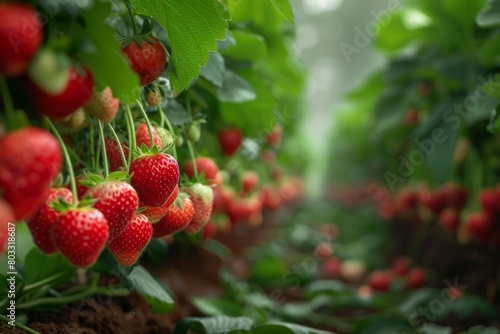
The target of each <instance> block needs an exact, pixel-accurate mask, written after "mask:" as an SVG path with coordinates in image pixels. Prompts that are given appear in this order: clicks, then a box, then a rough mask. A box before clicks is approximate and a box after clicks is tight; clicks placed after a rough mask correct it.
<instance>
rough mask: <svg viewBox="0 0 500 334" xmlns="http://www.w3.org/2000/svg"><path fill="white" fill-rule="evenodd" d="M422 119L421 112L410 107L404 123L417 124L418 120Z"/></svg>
mask: <svg viewBox="0 0 500 334" xmlns="http://www.w3.org/2000/svg"><path fill="white" fill-rule="evenodd" d="M419 119H420V114H419V112H418V111H417V109H414V108H412V109H410V110H408V111H407V112H406V115H405V117H404V119H403V124H406V125H415V124H418V121H419Z"/></svg>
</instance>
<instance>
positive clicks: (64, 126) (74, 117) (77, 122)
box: [56, 108, 87, 133]
mask: <svg viewBox="0 0 500 334" xmlns="http://www.w3.org/2000/svg"><path fill="white" fill-rule="evenodd" d="M86 120H87V118H86V114H85V112H84V111H83V109H82V108H78V109H77V110H76V111H75V112H73V113H71V114H69V115H68V116H66V117H64V118H62V119H61V120H59V121H58V122H57V123H56V125H57V128H58V129H59V131H60V132H61V133H75V132H78V131H79V130H80V129H81V128H82V127H83V126H84V125H85V123H86Z"/></svg>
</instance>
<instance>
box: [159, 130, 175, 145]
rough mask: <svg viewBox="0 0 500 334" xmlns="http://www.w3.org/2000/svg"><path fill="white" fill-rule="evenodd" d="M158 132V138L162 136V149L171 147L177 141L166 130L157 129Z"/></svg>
mask: <svg viewBox="0 0 500 334" xmlns="http://www.w3.org/2000/svg"><path fill="white" fill-rule="evenodd" d="M156 132H158V136H160V139H161V143H162V145H163V146H162V147H169V146H170V145H172V144H173V143H174V141H175V138H174V136H173V135H172V133H171V132H170V131H168V130H167V129H164V128H162V127H157V128H156Z"/></svg>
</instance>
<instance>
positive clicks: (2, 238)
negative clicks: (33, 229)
mask: <svg viewBox="0 0 500 334" xmlns="http://www.w3.org/2000/svg"><path fill="white" fill-rule="evenodd" d="M14 221H15V218H14V212H12V209H11V207H10V206H9V204H8V203H7V202H5V201H4V200H3V199H1V198H0V257H1V254H2V253H3V251H4V250H5V248H6V246H7V241H8V238H9V223H14Z"/></svg>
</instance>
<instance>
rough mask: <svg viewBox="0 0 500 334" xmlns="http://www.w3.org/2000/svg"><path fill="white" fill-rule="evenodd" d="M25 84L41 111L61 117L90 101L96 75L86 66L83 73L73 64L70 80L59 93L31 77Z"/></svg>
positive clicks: (57, 117)
mask: <svg viewBox="0 0 500 334" xmlns="http://www.w3.org/2000/svg"><path fill="white" fill-rule="evenodd" d="M25 85H26V88H27V90H28V92H29V95H30V97H31V99H32V100H33V103H34V104H35V106H36V108H37V110H38V111H39V112H40V113H42V114H44V115H46V116H48V117H50V118H52V119H61V118H64V117H66V116H68V115H69V114H71V113H73V112H75V111H76V110H77V109H78V108H80V107H83V106H84V105H86V104H87V103H88V102H89V100H90V98H91V97H92V93H93V88H94V76H93V75H92V72H90V70H89V69H88V68H87V67H85V66H84V67H83V73H82V74H80V73H79V72H78V71H77V70H76V68H75V67H74V66H71V68H70V74H69V79H68V82H67V84H66V86H65V88H64V90H63V91H62V92H60V93H58V94H50V93H47V92H46V91H44V90H43V89H42V88H41V87H39V86H37V85H36V84H35V83H34V82H33V81H31V80H30V79H29V78H27V79H26V80H25Z"/></svg>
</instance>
